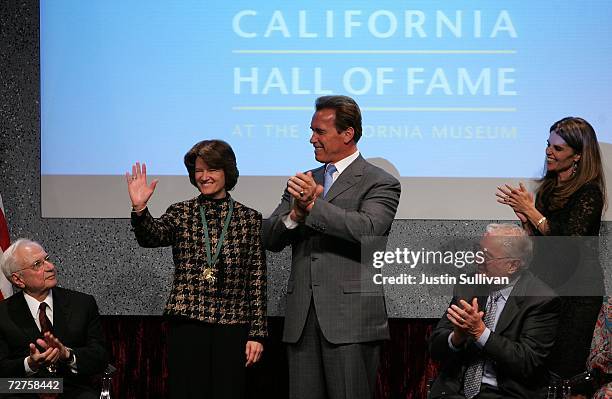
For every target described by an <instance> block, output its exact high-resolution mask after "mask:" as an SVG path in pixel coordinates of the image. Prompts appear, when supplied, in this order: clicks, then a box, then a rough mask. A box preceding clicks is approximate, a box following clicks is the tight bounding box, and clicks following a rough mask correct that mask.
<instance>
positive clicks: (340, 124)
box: [315, 96, 362, 143]
mask: <svg viewBox="0 0 612 399" xmlns="http://www.w3.org/2000/svg"><path fill="white" fill-rule="evenodd" d="M315 109H316V110H317V111H320V110H322V109H333V110H335V111H336V130H337V131H338V132H343V131H345V130H346V129H348V128H349V127H352V128H353V130H354V131H355V134H354V135H353V141H354V142H355V143H357V142H358V141H359V139H360V138H361V132H362V128H361V110H360V109H359V105H357V103H356V102H355V100H353V99H352V98H350V97H347V96H323V97H319V98H317V101H316V102H315Z"/></svg>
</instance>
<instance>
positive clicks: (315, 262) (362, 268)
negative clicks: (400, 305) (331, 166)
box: [263, 156, 401, 344]
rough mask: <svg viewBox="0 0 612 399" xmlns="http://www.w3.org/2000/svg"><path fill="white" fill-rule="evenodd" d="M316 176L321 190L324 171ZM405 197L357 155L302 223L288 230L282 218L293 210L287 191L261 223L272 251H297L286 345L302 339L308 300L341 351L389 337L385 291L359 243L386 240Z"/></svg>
mask: <svg viewBox="0 0 612 399" xmlns="http://www.w3.org/2000/svg"><path fill="white" fill-rule="evenodd" d="M312 172H313V176H314V179H315V180H316V181H317V183H319V184H323V181H324V167H320V168H317V169H314V170H313V171H312ZM400 192H401V186H400V183H399V182H398V181H397V179H395V178H394V177H393V176H391V175H389V174H388V173H387V172H385V171H383V170H382V169H380V168H378V167H376V166H374V165H372V164H370V163H368V162H366V161H365V160H364V159H363V158H362V157H361V156H359V157H358V158H357V159H356V160H355V161H353V162H352V163H351V164H350V165H349V166H348V167H347V168H346V169H345V170H344V171H343V172H342V174H340V176H339V177H338V179H337V180H336V181H335V182H334V184H333V185H332V186H331V189H330V190H329V192H328V193H327V196H325V198H318V199H317V200H316V202H315V204H314V206H313V208H312V211H311V212H310V214H309V215H308V216H307V217H306V220H305V223H303V224H300V225H299V226H298V227H297V228H295V229H287V228H286V226H285V224H284V223H283V220H282V219H283V218H284V217H285V216H286V215H288V214H289V212H290V210H291V195H290V194H289V193H288V192H287V191H286V190H285V193H284V195H283V197H282V199H281V203H280V205H279V206H278V207H277V208H276V210H275V211H274V212H273V213H272V215H271V216H270V218H269V219H267V220H266V221H265V222H264V224H263V237H264V244H265V246H266V248H267V249H269V250H272V251H280V250H282V249H283V248H284V247H285V246H287V245H291V246H292V265H291V276H290V277H289V283H288V286H287V308H286V312H285V330H284V334H283V340H284V341H285V342H289V343H295V342H297V341H298V340H299V339H300V336H301V335H302V330H303V328H304V324H305V322H306V317H307V316H308V309H309V307H310V302H311V298H312V299H313V301H314V304H315V308H316V312H317V317H318V321H319V325H320V326H321V331H322V332H323V334H324V335H325V338H326V339H327V340H328V341H330V342H332V343H334V344H343V343H358V342H368V341H375V340H382V339H386V338H388V337H389V332H388V325H387V312H386V309H385V300H384V294H383V290H382V286H380V285H378V286H377V285H374V284H373V282H372V275H373V274H374V268H373V267H372V265H371V264H370V265H368V264H367V262H366V264H362V263H361V255H362V253H361V251H362V245H361V240H362V239H363V238H364V237H366V236H382V237H386V236H388V235H389V230H390V228H391V223H392V222H393V218H394V217H395V212H396V210H397V206H398V203H399V198H400Z"/></svg>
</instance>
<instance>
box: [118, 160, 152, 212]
mask: <svg viewBox="0 0 612 399" xmlns="http://www.w3.org/2000/svg"><path fill="white" fill-rule="evenodd" d="M125 178H126V180H127V185H128V193H129V194H130V200H131V201H132V207H133V208H134V210H137V211H140V210H142V209H144V208H145V207H146V206H147V202H149V199H150V198H151V196H152V195H153V192H154V191H155V187H156V186H157V182H158V180H157V179H155V180H153V181H152V182H151V184H150V185H149V184H147V165H146V164H144V163H143V164H142V168H141V166H140V162H136V164H135V165H132V174H131V175H130V173H129V172H126V173H125Z"/></svg>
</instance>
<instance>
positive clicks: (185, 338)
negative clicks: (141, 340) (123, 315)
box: [168, 319, 248, 399]
mask: <svg viewBox="0 0 612 399" xmlns="http://www.w3.org/2000/svg"><path fill="white" fill-rule="evenodd" d="M169 323H170V325H169V329H168V330H169V331H168V374H169V376H168V377H169V378H168V382H169V394H170V398H172V399H189V398H198V399H202V398H206V399H209V398H210V399H243V398H244V397H245V390H246V387H245V385H246V368H245V364H246V355H245V347H246V342H247V339H248V326H246V325H240V324H239V325H228V324H208V323H203V322H200V321H196V320H189V319H171V320H170V322H169Z"/></svg>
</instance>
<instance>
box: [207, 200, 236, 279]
mask: <svg viewBox="0 0 612 399" xmlns="http://www.w3.org/2000/svg"><path fill="white" fill-rule="evenodd" d="M233 213H234V199H233V198H232V197H230V199H229V210H228V212H227V216H226V217H225V221H224V222H223V230H221V235H220V236H219V240H218V242H217V248H216V249H215V254H214V256H213V254H212V248H211V243H210V237H209V235H208V221H207V220H206V212H205V208H204V206H203V205H200V217H201V218H202V225H203V226H204V249H205V250H206V264H207V265H208V267H206V268H204V280H206V281H207V282H208V283H209V284H214V283H215V280H216V277H215V273H214V272H213V267H214V266H215V264H216V263H217V260H218V259H219V254H220V253H221V247H222V246H223V242H224V241H225V235H226V234H227V229H228V227H229V224H230V220H232V214H233Z"/></svg>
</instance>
